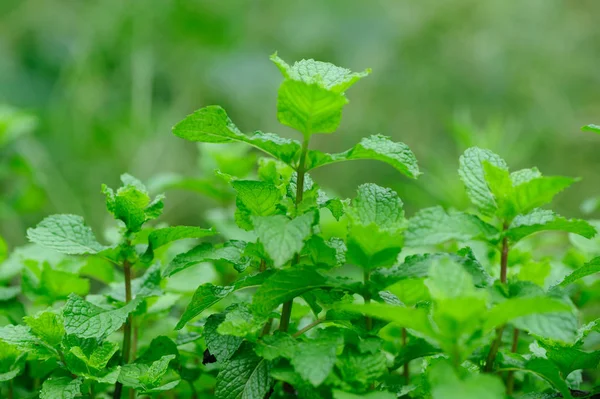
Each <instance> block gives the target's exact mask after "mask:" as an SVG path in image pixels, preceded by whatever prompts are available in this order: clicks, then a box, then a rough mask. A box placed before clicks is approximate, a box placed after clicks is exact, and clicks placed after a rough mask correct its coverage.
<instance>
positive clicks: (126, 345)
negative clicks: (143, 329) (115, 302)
mask: <svg viewBox="0 0 600 399" xmlns="http://www.w3.org/2000/svg"><path fill="white" fill-rule="evenodd" d="M123 270H124V274H125V303H129V302H131V263H130V262H129V261H127V260H126V261H125V262H123ZM132 324H133V316H132V315H131V313H130V314H129V316H128V317H127V321H126V322H125V325H124V326H123V352H122V353H123V354H122V356H121V364H127V363H129V360H130V356H131V331H132V329H131V328H132ZM122 392H123V384H121V383H120V382H117V383H116V384H115V392H114V394H113V399H121V393H122Z"/></svg>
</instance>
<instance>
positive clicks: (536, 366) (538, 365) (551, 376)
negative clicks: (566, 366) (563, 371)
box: [524, 358, 573, 399]
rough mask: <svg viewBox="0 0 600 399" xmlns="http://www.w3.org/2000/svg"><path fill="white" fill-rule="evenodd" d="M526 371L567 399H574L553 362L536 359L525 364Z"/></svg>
mask: <svg viewBox="0 0 600 399" xmlns="http://www.w3.org/2000/svg"><path fill="white" fill-rule="evenodd" d="M524 371H529V372H531V373H534V374H536V375H537V376H539V377H541V378H543V379H544V380H546V381H548V382H549V383H550V384H551V385H552V386H553V387H554V388H556V389H557V390H558V391H559V392H560V393H561V394H562V396H563V398H566V399H573V396H572V395H571V390H570V389H569V386H568V385H567V383H566V382H565V381H564V379H563V378H562V377H561V375H560V370H559V369H558V367H557V366H556V365H554V364H553V363H552V362H551V361H549V360H546V359H542V358H535V359H531V360H529V361H528V362H527V363H526V364H525V368H524Z"/></svg>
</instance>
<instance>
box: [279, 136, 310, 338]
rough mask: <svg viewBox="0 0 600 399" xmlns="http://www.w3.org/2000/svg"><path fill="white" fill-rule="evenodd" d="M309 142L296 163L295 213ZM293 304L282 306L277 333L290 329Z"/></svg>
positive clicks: (298, 259) (299, 198) (302, 185)
mask: <svg viewBox="0 0 600 399" xmlns="http://www.w3.org/2000/svg"><path fill="white" fill-rule="evenodd" d="M309 141H310V136H306V135H305V136H304V141H302V152H301V153H300V161H299V162H298V167H297V169H296V204H295V205H296V211H297V210H298V205H300V204H301V203H302V198H303V196H304V175H305V174H306V155H307V154H308V143H309ZM299 261H300V255H296V257H295V258H294V261H293V264H298V262H299ZM293 303H294V300H293V299H291V300H289V301H287V302H286V303H284V304H283V309H282V311H281V318H280V319H279V331H282V332H287V331H288V329H289V327H290V317H291V316H292V305H293Z"/></svg>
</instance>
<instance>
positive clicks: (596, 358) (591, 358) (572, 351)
mask: <svg viewBox="0 0 600 399" xmlns="http://www.w3.org/2000/svg"><path fill="white" fill-rule="evenodd" d="M537 344H538V345H539V346H541V347H542V348H543V349H544V351H545V355H546V358H547V359H548V360H550V361H552V363H554V364H555V365H556V366H557V367H558V368H559V369H560V372H561V374H562V375H563V376H565V377H566V376H568V375H569V374H571V373H572V372H573V371H575V370H585V369H594V368H596V367H597V366H598V363H600V351H593V352H585V351H582V350H580V349H578V348H577V347H569V346H563V345H559V344H557V343H552V342H544V341H543V340H539V341H537Z"/></svg>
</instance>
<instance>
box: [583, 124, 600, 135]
mask: <svg viewBox="0 0 600 399" xmlns="http://www.w3.org/2000/svg"><path fill="white" fill-rule="evenodd" d="M581 130H582V131H584V132H594V133H600V126H599V125H593V124H590V125H585V126H583V127H582V128H581Z"/></svg>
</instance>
